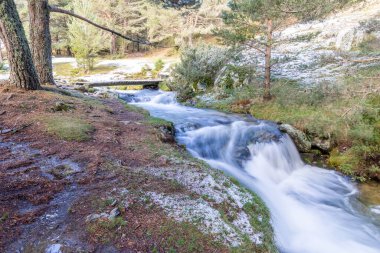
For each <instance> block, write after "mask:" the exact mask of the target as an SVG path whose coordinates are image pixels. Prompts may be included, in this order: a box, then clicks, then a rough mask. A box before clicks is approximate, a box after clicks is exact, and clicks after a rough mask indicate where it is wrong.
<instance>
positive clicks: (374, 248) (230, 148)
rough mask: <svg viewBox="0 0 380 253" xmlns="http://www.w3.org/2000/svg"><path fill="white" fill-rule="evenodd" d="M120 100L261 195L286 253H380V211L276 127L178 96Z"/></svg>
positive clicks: (141, 94) (144, 94)
mask: <svg viewBox="0 0 380 253" xmlns="http://www.w3.org/2000/svg"><path fill="white" fill-rule="evenodd" d="M119 96H120V98H122V99H124V100H125V101H127V102H129V103H131V104H135V105H137V106H139V107H142V108H144V109H146V110H148V111H149V112H150V113H151V115H152V116H154V117H158V118H162V119H165V120H168V121H171V122H173V123H174V125H175V128H176V139H177V141H178V143H180V144H184V145H185V146H186V147H187V149H188V151H189V152H190V153H191V154H192V155H193V156H194V157H197V158H199V159H202V160H204V161H206V162H207V163H208V164H210V166H212V167H213V168H215V169H219V170H223V171H224V172H225V173H227V174H229V175H231V176H233V177H234V178H236V179H237V180H238V181H239V182H240V183H241V184H243V185H244V186H245V187H247V188H249V189H250V190H252V191H254V192H256V193H257V194H258V195H259V196H260V197H261V198H262V199H263V200H264V201H265V203H266V205H267V206H268V208H269V210H270V212H271V218H272V225H273V228H274V232H275V239H276V243H277V246H278V248H279V251H280V252H283V253H312V252H313V253H315V252H318V253H330V252H331V253H340V252H342V253H343V252H344V253H350V252H352V253H379V252H380V213H379V212H378V210H379V209H378V208H379V207H370V206H366V205H364V204H363V203H362V202H361V201H359V198H358V195H359V191H358V188H357V186H356V185H355V184H354V183H353V182H352V181H351V180H350V179H349V178H348V177H345V176H343V175H341V174H340V173H338V172H336V171H333V170H326V169H322V168H318V167H314V166H311V165H307V164H305V163H304V162H303V161H302V159H301V157H300V154H299V153H298V151H297V149H296V147H295V145H294V144H293V142H292V140H291V139H290V138H289V137H288V136H287V135H285V134H282V133H281V132H280V131H279V130H278V128H277V125H276V124H274V123H272V122H268V121H262V120H257V119H255V118H253V117H249V116H241V115H234V114H225V113H221V112H218V111H214V110H206V109H197V108H192V107H186V106H183V105H180V104H179V103H177V102H176V100H175V94H174V93H171V92H162V91H152V90H142V91H126V92H120V93H119ZM376 210H377V211H376Z"/></svg>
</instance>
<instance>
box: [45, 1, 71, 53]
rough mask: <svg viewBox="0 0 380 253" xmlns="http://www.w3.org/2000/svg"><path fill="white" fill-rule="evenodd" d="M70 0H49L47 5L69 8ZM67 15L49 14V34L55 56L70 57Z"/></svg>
mask: <svg viewBox="0 0 380 253" xmlns="http://www.w3.org/2000/svg"><path fill="white" fill-rule="evenodd" d="M71 1H72V0H50V1H49V4H50V5H54V6H57V7H59V8H62V9H66V8H68V7H69V5H70V3H71ZM69 19H70V17H69V16H68V15H59V14H54V12H51V13H50V33H51V40H52V50H53V54H56V55H71V54H72V52H71V48H70V38H69V27H68V23H69Z"/></svg>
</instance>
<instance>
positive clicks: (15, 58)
mask: <svg viewBox="0 0 380 253" xmlns="http://www.w3.org/2000/svg"><path fill="white" fill-rule="evenodd" d="M0 36H1V39H2V41H3V42H4V44H5V47H6V49H7V54H8V61H9V65H10V84H11V85H13V86H16V87H21V88H24V89H29V90H36V89H38V88H40V82H39V80H38V76H37V72H36V69H35V67H34V64H33V59H32V54H31V52H30V48H29V45H28V41H27V39H26V36H25V31H24V28H23V26H22V23H21V20H20V17H19V14H18V12H17V9H16V4H15V2H14V1H13V0H1V1H0Z"/></svg>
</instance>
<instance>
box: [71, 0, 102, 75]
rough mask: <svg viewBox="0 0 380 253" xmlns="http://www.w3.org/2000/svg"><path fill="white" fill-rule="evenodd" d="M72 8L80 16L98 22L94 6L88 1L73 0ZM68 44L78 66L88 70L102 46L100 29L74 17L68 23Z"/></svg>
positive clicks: (91, 67)
mask: <svg viewBox="0 0 380 253" xmlns="http://www.w3.org/2000/svg"><path fill="white" fill-rule="evenodd" d="M72 8H73V9H74V11H75V12H76V13H77V14H78V15H81V16H84V17H86V18H88V19H90V20H92V21H94V22H98V20H97V17H96V15H94V13H95V6H94V5H93V4H92V3H91V2H90V1H81V0H73V2H72ZM69 30H70V46H71V49H72V51H73V53H74V56H75V58H76V60H77V62H78V64H79V67H81V68H83V69H84V70H85V71H90V70H92V69H93V67H94V60H95V57H96V56H97V54H98V52H99V51H100V50H101V49H102V48H103V47H104V46H103V44H102V34H101V31H100V30H99V29H98V28H96V27H94V26H92V25H90V24H87V23H85V22H83V21H82V20H78V19H75V18H72V19H71V22H70V23H69Z"/></svg>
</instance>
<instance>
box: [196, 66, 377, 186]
mask: <svg viewBox="0 0 380 253" xmlns="http://www.w3.org/2000/svg"><path fill="white" fill-rule="evenodd" d="M379 71H380V66H379V65H377V66H372V67H367V68H365V69H361V70H359V71H357V72H356V73H354V74H352V75H350V76H347V77H346V78H344V80H343V84H342V85H339V84H336V83H335V84H334V85H322V84H321V85H314V86H313V87H305V86H303V85H299V84H298V83H297V82H294V81H289V80H274V82H273V88H272V93H273V95H274V99H273V100H271V101H269V102H268V101H263V100H262V99H261V96H262V93H263V91H262V88H261V87H260V84H258V83H255V82H254V83H252V84H251V85H249V86H243V87H241V88H237V89H234V90H233V92H232V93H231V94H230V95H229V97H227V98H225V99H222V100H219V101H216V102H213V103H204V102H200V103H198V104H197V106H200V107H212V108H215V109H218V110H224V111H230V112H239V113H241V112H242V111H241V109H240V107H239V106H237V105H240V104H243V102H244V103H246V104H247V107H248V109H249V112H250V113H251V114H252V115H253V116H255V117H256V118H260V119H266V120H272V121H275V122H283V123H289V124H291V125H293V126H295V127H297V128H298V129H300V130H303V131H304V132H305V133H306V134H307V135H308V136H309V137H310V139H313V138H314V137H318V138H320V139H326V138H328V139H329V140H330V141H331V143H332V144H333V145H334V146H335V147H339V149H336V150H334V151H333V152H332V153H331V155H330V159H329V164H330V165H331V166H333V167H335V168H337V169H338V170H340V171H342V172H343V173H345V174H347V175H350V176H352V177H353V178H355V179H358V180H361V181H363V180H367V179H379V178H380V173H379V171H378V168H379V167H380V164H379V161H380V155H379V154H380V95H378V94H377V93H375V92H374V91H376V89H378V88H379V83H378V82H377V76H378V73H379ZM363 94H365V96H364V97H363Z"/></svg>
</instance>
